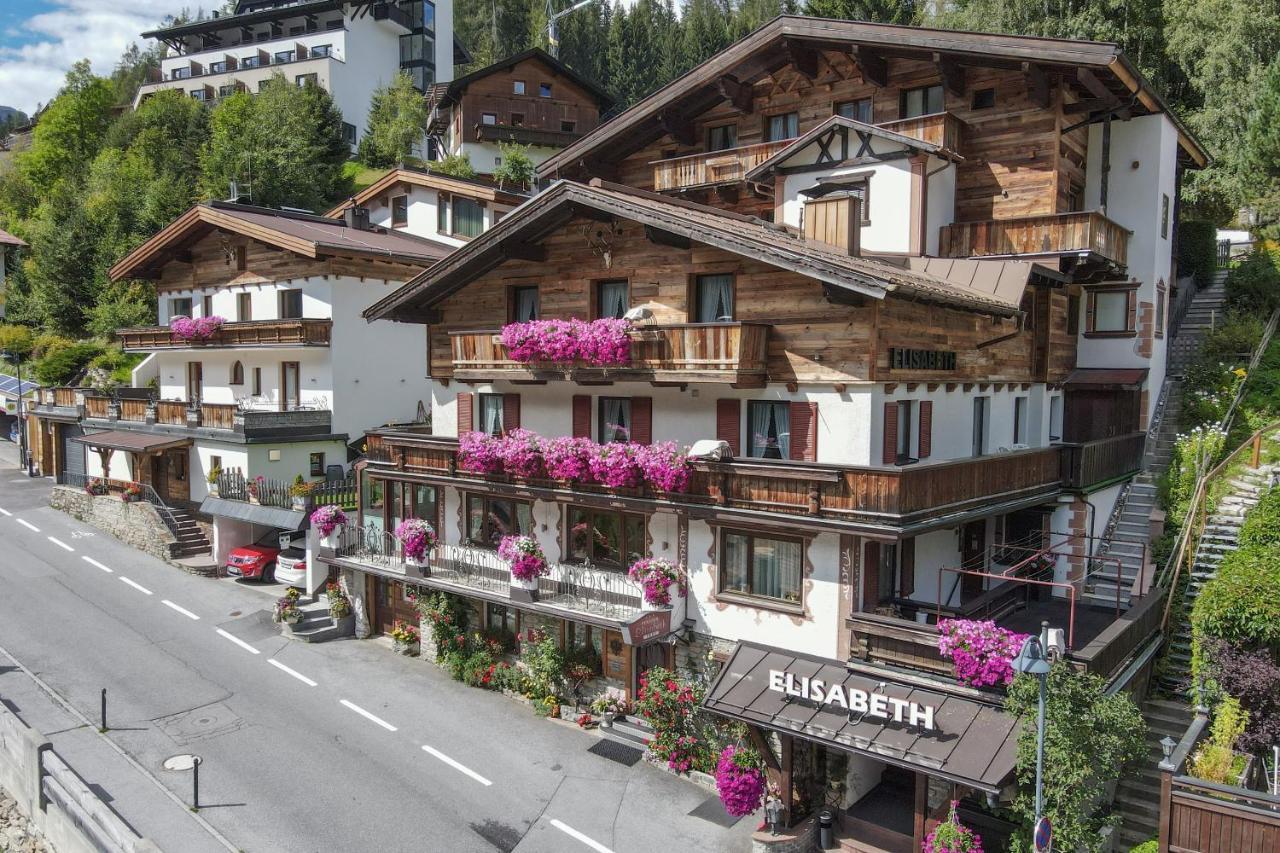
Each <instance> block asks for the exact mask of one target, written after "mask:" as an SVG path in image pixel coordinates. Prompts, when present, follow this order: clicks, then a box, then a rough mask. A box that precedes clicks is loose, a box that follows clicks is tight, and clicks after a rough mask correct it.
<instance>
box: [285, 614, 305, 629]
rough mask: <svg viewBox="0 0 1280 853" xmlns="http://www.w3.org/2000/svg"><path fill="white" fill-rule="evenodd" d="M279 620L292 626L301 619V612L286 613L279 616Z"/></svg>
mask: <svg viewBox="0 0 1280 853" xmlns="http://www.w3.org/2000/svg"><path fill="white" fill-rule="evenodd" d="M280 621H282V622H284V624H286V625H288V626H289V627H293V626H294V625H297V624H298V623H299V622H301V621H302V614H301V613H287V614H285V615H284V616H283V617H281V620H280Z"/></svg>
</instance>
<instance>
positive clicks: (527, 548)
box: [498, 536, 551, 601]
mask: <svg viewBox="0 0 1280 853" xmlns="http://www.w3.org/2000/svg"><path fill="white" fill-rule="evenodd" d="M498 556H499V557H501V558H502V559H504V560H506V561H507V562H509V563H510V564H511V597H512V598H514V599H516V600H520V601H537V600H538V578H541V577H545V576H546V575H547V574H548V573H550V571H551V567H550V566H549V565H547V558H546V556H545V555H544V554H543V553H542V546H541V545H539V544H538V540H537V539H534V538H533V537H532V536H504V537H502V541H501V542H500V543H499V544H498Z"/></svg>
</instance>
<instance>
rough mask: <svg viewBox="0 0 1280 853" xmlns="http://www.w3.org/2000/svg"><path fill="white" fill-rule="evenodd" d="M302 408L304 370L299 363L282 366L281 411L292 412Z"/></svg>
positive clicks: (292, 362) (284, 363)
mask: <svg viewBox="0 0 1280 853" xmlns="http://www.w3.org/2000/svg"><path fill="white" fill-rule="evenodd" d="M301 406H302V370H301V367H300V365H299V364H298V362H296V361H285V362H281V364H280V410H281V411H284V412H292V411H294V410H296V409H298V408H300V407H301Z"/></svg>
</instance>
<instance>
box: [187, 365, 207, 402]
mask: <svg viewBox="0 0 1280 853" xmlns="http://www.w3.org/2000/svg"><path fill="white" fill-rule="evenodd" d="M203 393H204V364H203V363H202V362H199V361H188V362H187V401H188V402H191V403H198V402H200V396H201V395H202V394H203Z"/></svg>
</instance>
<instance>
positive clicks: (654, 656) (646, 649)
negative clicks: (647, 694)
mask: <svg viewBox="0 0 1280 853" xmlns="http://www.w3.org/2000/svg"><path fill="white" fill-rule="evenodd" d="M671 653H672V647H671V646H669V645H667V644H666V643H649V644H648V645H647V646H637V647H636V648H635V649H633V650H632V655H633V660H635V666H633V667H632V670H633V671H634V673H635V684H633V685H631V691H632V695H635V694H636V692H637V691H638V690H639V689H640V679H641V678H642V677H644V674H645V673H646V672H648V671H649V670H650V669H652V668H653V667H655V666H660V667H663V668H665V669H671V667H672V664H671V656H672V654H671Z"/></svg>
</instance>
